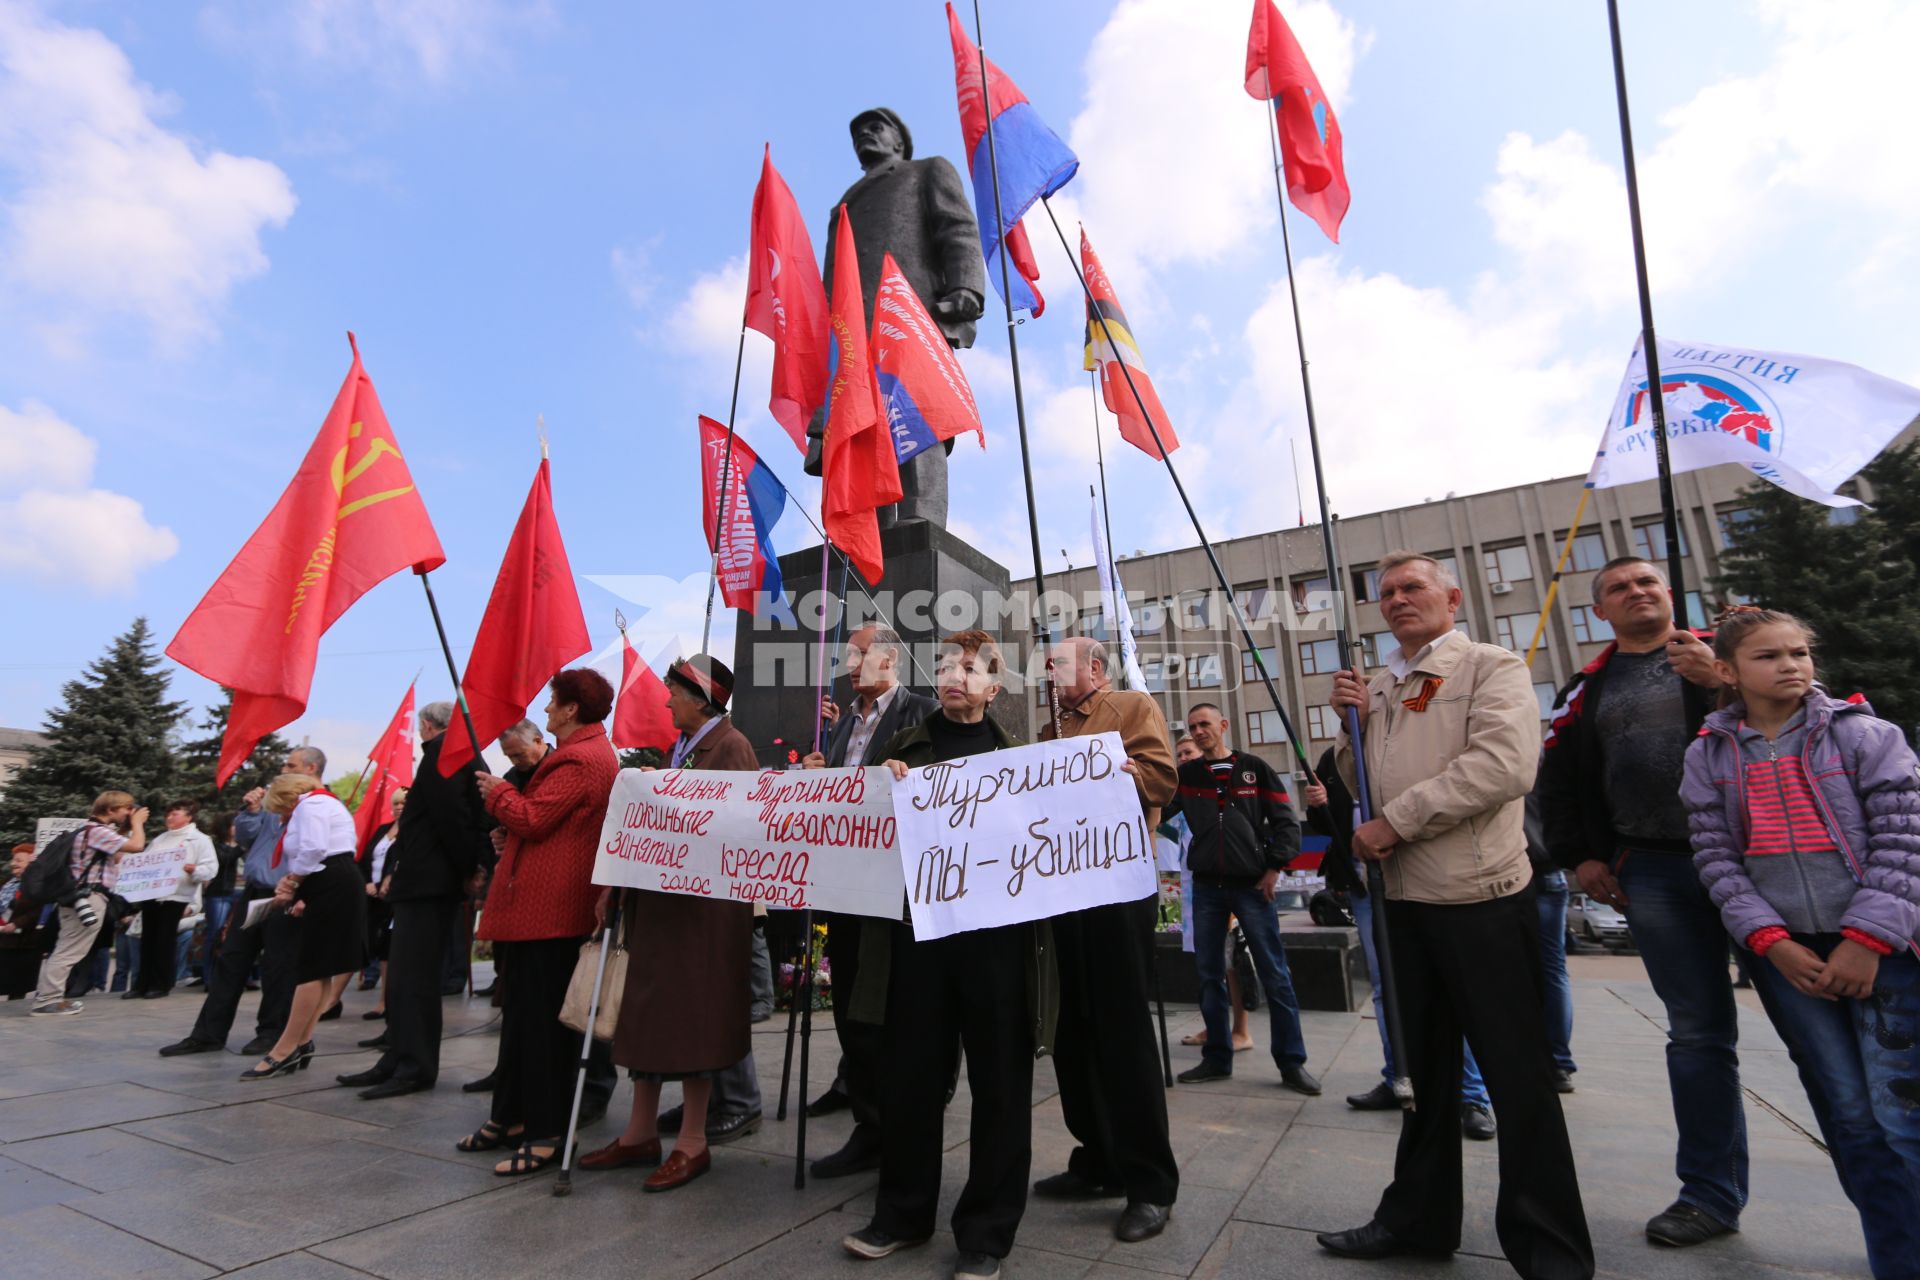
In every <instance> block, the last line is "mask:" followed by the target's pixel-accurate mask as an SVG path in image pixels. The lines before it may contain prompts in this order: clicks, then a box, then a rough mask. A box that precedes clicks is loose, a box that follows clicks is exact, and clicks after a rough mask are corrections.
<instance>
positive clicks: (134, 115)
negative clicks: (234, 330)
mask: <svg viewBox="0 0 1920 1280" xmlns="http://www.w3.org/2000/svg"><path fill="white" fill-rule="evenodd" d="M169 107H170V104H169V103H168V102H167V101H166V100H165V99H164V98H163V97H161V96H160V95H159V94H157V93H155V92H154V91H153V90H152V89H150V88H148V87H147V86H145V85H143V84H141V83H140V82H139V81H137V80H135V79H134V73H133V67H132V64H131V63H130V62H129V61H128V60H127V57H126V55H125V54H124V53H123V52H122V51H121V50H120V48H119V46H117V45H115V44H114V43H113V42H112V41H110V40H108V39H107V38H106V37H105V36H103V35H102V34H100V33H99V32H98V31H89V30H84V29H81V28H77V27H68V26H63V25H61V24H59V23H56V22H54V21H52V20H50V19H47V18H44V17H42V16H40V15H39V14H38V13H37V12H35V11H34V9H33V8H32V7H30V6H29V5H27V4H25V3H20V2H17V0H0V173H11V174H12V176H13V178H14V181H13V182H12V183H11V184H9V186H8V187H7V188H4V189H0V192H3V194H0V200H3V201H4V206H3V207H4V211H5V219H6V228H5V233H4V237H5V238H4V245H3V248H4V259H5V267H4V272H5V275H6V277H7V278H8V279H9V281H10V282H11V284H12V285H13V286H14V287H15V288H16V289H19V290H24V291H26V292H28V293H31V294H34V295H38V296H39V297H40V298H42V299H44V300H47V301H48V302H50V303H52V304H53V306H54V308H55V310H56V312H57V314H53V315H45V314H40V315H37V316H36V320H37V321H39V322H41V323H43V324H45V325H48V326H50V328H51V332H52V334H53V335H54V336H55V337H58V338H59V339H60V340H61V341H62V342H63V343H64V344H66V345H67V346H68V347H69V348H70V347H71V345H72V342H73V334H72V326H74V325H76V324H79V323H80V322H81V321H82V320H86V319H92V318H95V317H99V316H105V315H113V314H130V315H133V316H136V317H139V318H140V319H143V320H145V321H147V322H148V323H149V324H151V325H152V326H153V328H154V330H155V331H156V334H157V336H158V337H159V339H160V340H161V342H162V344H163V345H177V344H178V343H180V342H183V341H185V340H187V339H190V338H193V337H198V336H201V335H204V334H205V333H206V332H207V331H208V330H209V329H210V328H211V325H212V316H213V313H214V311H215V310H216V309H217V308H218V307H219V305H220V304H221V303H222V302H223V301H224V300H225V298H226V296H227V294H228V293H229V292H230V291H231V290H232V289H233V287H234V286H235V285H237V284H239V283H241V282H242V281H245V280H248V279H250V278H252V277H254V276H257V275H260V274H261V273H262V272H264V271H265V270H266V269H267V256H266V254H265V252H264V251H263V250H262V248H261V245H260V235H261V232H262V231H263V230H264V229H265V228H267V227H277V226H282V225H284V224H285V223H286V221H287V219H288V218H289V217H291V216H292V214H293V209H294V203H295V201H294V195H293V187H292V184H291V183H290V182H289V181H288V179H287V176H286V174H285V173H283V172H281V170H280V169H279V168H278V167H277V166H275V165H273V164H270V163H268V162H267V161H264V160H259V159H254V158H251V157H245V156H234V155H229V154H227V153H225V152H220V151H214V152H210V153H205V154H201V153H199V152H197V151H196V149H195V147H193V146H192V145H191V144H190V143H189V141H188V140H187V139H186V138H184V137H182V136H181V135H179V134H176V133H172V132H169V131H168V130H166V129H165V128H163V127H162V126H161V125H160V123H159V122H158V120H157V118H156V117H158V116H161V115H164V114H166V112H167V111H168V110H169Z"/></svg>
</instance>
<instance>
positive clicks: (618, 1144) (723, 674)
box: [580, 654, 760, 1191]
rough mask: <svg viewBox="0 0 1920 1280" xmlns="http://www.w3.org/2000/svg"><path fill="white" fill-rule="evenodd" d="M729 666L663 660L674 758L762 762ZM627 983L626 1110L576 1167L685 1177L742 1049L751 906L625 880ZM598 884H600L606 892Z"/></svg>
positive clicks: (743, 764)
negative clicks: (717, 1089) (740, 716)
mask: <svg viewBox="0 0 1920 1280" xmlns="http://www.w3.org/2000/svg"><path fill="white" fill-rule="evenodd" d="M732 696H733V672H731V671H729V670H727V668H726V666H725V665H724V664H722V663H720V662H717V661H715V660H714V659H712V658H709V657H707V656H706V655H704V654H702V655H699V656H697V657H694V658H688V659H684V660H682V661H680V662H676V663H674V665H673V666H672V668H671V669H669V670H668V672H667V710H668V712H669V713H670V714H671V715H672V716H673V725H674V727H675V728H676V729H678V730H679V731H680V740H679V741H678V742H676V743H674V746H673V754H672V756H671V758H670V761H669V763H670V765H671V767H673V768H675V769H726V770H740V771H756V770H758V769H759V768H760V762H759V761H758V759H756V758H755V756H754V754H753V747H752V745H751V744H749V743H748V742H747V739H746V737H745V735H743V734H742V733H741V732H740V731H739V730H738V729H736V728H734V727H733V722H732V721H731V720H729V719H728V718H727V700H728V699H729V698H731V697H732ZM623 892H624V893H625V895H626V897H625V910H626V913H627V919H626V924H627V939H628V943H627V945H628V953H627V985H626V990H625V993H624V994H623V996H622V997H621V1003H620V1021H619V1023H618V1025H617V1026H616V1027H615V1029H614V1033H613V1060H614V1062H615V1063H617V1064H619V1065H620V1066H623V1067H626V1068H628V1069H629V1070H631V1071H632V1072H633V1112H632V1115H631V1116H630V1117H629V1118H628V1120H627V1127H626V1130H625V1131H624V1132H622V1133H621V1135H620V1136H619V1137H618V1138H617V1139H615V1140H614V1141H613V1142H611V1143H609V1144H608V1145H607V1146H605V1147H602V1148H601V1149H600V1150H598V1151H595V1152H592V1153H590V1154H588V1155H586V1156H583V1157H582V1158H581V1160H580V1167H581V1168H583V1169H618V1168H620V1167H621V1166H623V1165H646V1164H659V1165H660V1167H659V1168H658V1169H657V1170H655V1171H654V1172H653V1174H652V1175H651V1176H649V1177H648V1178H647V1181H646V1190H648V1191H671V1190H673V1189H674V1188H675V1187H680V1186H685V1185H686V1184H687V1183H689V1182H691V1181H693V1180H694V1179H695V1178H697V1177H699V1176H700V1175H701V1174H703V1173H705V1172H706V1171H707V1169H708V1168H709V1167H710V1165H711V1164H712V1154H711V1152H710V1151H709V1150H708V1147H707V1103H708V1102H709V1101H710V1100H711V1098H712V1096H713V1077H714V1075H715V1073H717V1072H720V1071H724V1070H725V1069H726V1068H728V1067H731V1066H733V1065H734V1064H735V1063H737V1062H739V1061H740V1060H741V1059H742V1058H744V1057H746V1056H747V1053H748V1050H749V1049H750V1048H751V1045H752V1040H751V1037H750V1035H749V1027H748V1022H747V1017H748V1004H749V1001H750V998H751V986H750V978H749V975H748V966H749V960H750V957H751V955H752V947H753V942H752V933H753V909H752V908H751V907H749V906H748V905H747V904H746V903H744V902H725V901H719V900H714V899H708V898H699V897H691V896H689V895H686V894H678V893H656V892H653V891H651V890H647V889H629V890H624V891H623ZM606 901H607V896H606V895H602V897H601V902H602V904H603V909H604V904H605V903H606ZM670 1080H678V1081H679V1082H680V1092H681V1096H682V1099H683V1105H682V1107H681V1119H680V1136H679V1137H678V1138H677V1139H675V1141H674V1144H673V1154H672V1155H670V1156H668V1157H667V1159H666V1160H665V1162H664V1163H662V1162H661V1159H660V1129H659V1111H660V1086H661V1085H662V1084H663V1083H665V1082H667V1081H670Z"/></svg>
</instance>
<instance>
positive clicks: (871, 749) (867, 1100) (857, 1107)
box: [802, 624, 940, 1178]
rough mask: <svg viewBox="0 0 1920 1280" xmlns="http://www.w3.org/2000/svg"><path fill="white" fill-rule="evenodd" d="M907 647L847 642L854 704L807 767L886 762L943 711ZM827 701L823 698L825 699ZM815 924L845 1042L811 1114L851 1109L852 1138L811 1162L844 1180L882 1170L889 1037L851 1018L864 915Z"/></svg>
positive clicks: (892, 634) (816, 1172)
mask: <svg viewBox="0 0 1920 1280" xmlns="http://www.w3.org/2000/svg"><path fill="white" fill-rule="evenodd" d="M906 652H907V650H906V645H905V644H904V643H903V642H902V641H901V639H900V635H899V633H898V632H896V631H894V630H893V629H892V628H890V627H882V626H879V625H877V624H876V625H873V626H866V627H862V628H860V630H858V631H856V632H854V633H853V634H852V635H851V636H848V637H847V653H846V670H847V679H848V680H849V682H851V683H852V685H853V694H854V697H853V702H852V703H851V704H850V705H849V706H848V707H847V708H846V709H845V710H844V711H840V710H839V708H836V707H834V706H833V704H832V703H830V702H828V703H827V704H826V705H825V706H824V707H822V708H821V709H822V711H826V712H830V713H832V712H837V713H838V718H837V719H836V720H835V721H834V723H833V732H832V734H831V735H830V736H829V737H828V738H827V742H826V748H827V749H826V750H825V751H824V752H821V751H816V752H813V753H811V754H810V755H808V756H807V757H806V759H805V760H804V761H802V763H803V764H805V765H806V767H807V768H809V769H841V768H847V767H850V766H852V767H857V766H862V765H877V764H880V763H881V762H882V761H883V760H884V759H885V758H886V757H885V754H884V753H885V748H886V745H887V744H888V743H889V742H891V741H893V737H894V735H895V734H897V733H899V732H901V731H902V730H904V729H909V728H912V727H913V726H914V725H917V724H919V723H921V722H922V721H924V720H925V719H926V718H927V717H928V716H930V715H932V714H933V713H934V712H936V711H938V710H939V709H940V704H939V703H937V702H935V701H934V700H933V699H932V698H929V697H927V696H925V695H924V694H918V693H915V692H914V691H913V690H911V689H909V688H907V687H906V686H905V685H903V684H901V683H900V665H901V663H902V662H904V661H905V659H906ZM822 701H823V702H824V701H825V699H822ZM816 918H820V919H824V920H825V921H826V925H827V945H826V957H827V968H828V969H829V970H830V971H831V972H832V974H833V989H834V992H835V996H836V1006H837V1007H836V1008H835V1010H834V1019H833V1032H834V1035H835V1036H836V1037H838V1038H839V1041H840V1070H839V1073H838V1074H837V1075H835V1076H834V1078H833V1087H832V1088H830V1089H828V1090H827V1091H826V1092H825V1093H823V1094H821V1095H820V1097H818V1098H816V1099H814V1101H813V1104H812V1105H811V1106H809V1107H808V1108H807V1114H808V1115H810V1116H819V1115H827V1114H829V1113H831V1112H834V1111H838V1110H840V1109H841V1108H843V1107H851V1108H852V1110H853V1133H852V1134H851V1135H850V1136H849V1137H848V1138H847V1142H846V1145H845V1146H843V1147H841V1148H840V1149H839V1150H838V1151H835V1152H833V1153H832V1154H831V1155H826V1156H822V1157H821V1158H820V1159H818V1160H815V1161H814V1162H813V1176H814V1177H816V1178H840V1177H845V1176H847V1175H848V1174H854V1173H862V1172H864V1171H866V1170H868V1169H877V1168H879V1167H880V1071H881V1044H882V1042H883V1041H884V1040H885V1031H884V1030H883V1029H882V1028H880V1027H878V1026H875V1025H873V1024H872V1023H866V1022H855V1021H854V1020H853V1019H852V1018H851V1017H847V1016H845V1003H848V1002H851V1000H852V997H853V984H854V979H855V978H856V976H857V975H858V974H859V972H860V931H861V920H862V917H860V916H844V915H835V914H832V913H825V914H824V915H823V916H819V917H816Z"/></svg>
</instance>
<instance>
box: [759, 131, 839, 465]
mask: <svg viewBox="0 0 1920 1280" xmlns="http://www.w3.org/2000/svg"><path fill="white" fill-rule="evenodd" d="M746 324H747V327H748V328H749V329H758V330H759V331H760V332H761V333H764V334H766V335H767V336H768V337H769V338H772V339H773V399H772V400H771V402H770V403H769V404H768V408H769V409H770V410H771V411H772V413H773V416H774V417H775V418H776V419H777V420H778V421H779V423H780V425H781V426H782V427H784V428H786V432H787V434H788V435H789V436H791V437H792V438H793V443H794V444H795V445H796V446H797V447H798V448H799V450H800V452H802V453H805V452H806V451H807V423H808V422H809V421H810V420H811V419H812V417H813V415H814V412H815V411H816V410H818V409H819V408H820V406H821V405H822V404H825V403H826V399H827V344H828V341H829V336H828V332H827V290H826V286H825V285H824V284H823V283H822V282H821V279H820V268H819V267H818V266H817V265H816V264H815V263H814V259H813V237H811V236H809V235H808V234H807V222H806V219H805V218H803V217H801V216H800V206H799V205H798V204H796V203H795V202H794V199H793V192H792V191H790V190H788V189H787V184H786V181H785V180H784V179H782V178H781V177H780V171H779V170H777V169H775V168H774V167H773V147H772V146H771V145H769V146H768V147H767V150H766V155H765V156H764V157H763V159H762V161H761V164H760V185H758V186H757V187H755V188H754V189H753V232H752V236H751V238H750V239H749V241H748V248H747V316H746Z"/></svg>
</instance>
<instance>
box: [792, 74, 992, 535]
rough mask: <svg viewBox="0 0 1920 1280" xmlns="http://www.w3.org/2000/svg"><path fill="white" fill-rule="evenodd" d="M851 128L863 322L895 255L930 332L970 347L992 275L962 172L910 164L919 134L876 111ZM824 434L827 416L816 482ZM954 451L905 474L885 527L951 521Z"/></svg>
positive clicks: (851, 215)
mask: <svg viewBox="0 0 1920 1280" xmlns="http://www.w3.org/2000/svg"><path fill="white" fill-rule="evenodd" d="M848 128H849V129H850V130H851V132H852V134H853V150H854V153H855V154H856V155H857V156H859V158H860V167H861V168H862V169H863V170H865V174H864V175H863V176H862V177H861V178H860V180H859V181H857V182H855V183H854V184H853V185H852V186H851V187H848V188H847V190H846V194H844V195H842V196H841V197H840V203H841V204H844V205H846V207H847V220H848V222H849V223H851V224H852V227H853V242H854V247H855V248H856V249H857V250H858V251H859V254H860V289H861V292H862V293H863V294H864V295H865V299H866V308H867V309H866V322H867V325H868V326H869V327H871V326H872V324H873V302H874V295H875V294H876V293H878V292H879V289H880V263H881V258H882V257H883V255H885V254H889V253H891V254H892V255H893V260H894V261H895V262H897V263H899V264H900V271H901V274H903V275H905V276H906V278H907V282H908V283H909V284H911V285H912V286H913V288H914V292H915V293H917V294H919V295H920V301H921V302H922V303H923V304H925V306H926V308H927V312H928V314H930V315H931V316H932V317H933V319H934V323H936V324H938V325H939V326H940V329H941V331H942V332H944V333H945V334H946V335H947V341H948V342H950V343H952V344H953V345H954V346H955V347H970V346H972V345H973V332H974V321H976V320H978V319H979V318H980V312H981V309H982V307H983V306H984V304H985V301H986V289H987V269H986V263H985V262H984V261H983V260H982V258H981V256H980V225H979V223H977V222H976V221H974V217H973V204H972V202H971V201H970V200H969V199H968V196H967V188H966V185H965V183H964V182H962V181H961V178H960V174H959V171H958V170H956V169H955V168H954V167H953V165H952V164H951V163H949V162H948V161H947V160H946V159H944V158H942V157H940V156H933V157H931V158H929V159H926V160H915V159H914V158H913V135H912V134H911V133H909V132H908V131H907V126H906V125H905V124H904V123H902V121H901V119H900V117H899V116H897V115H895V114H894V113H893V112H892V111H890V110H888V109H887V108H885V107H874V108H872V109H871V110H867V111H862V112H861V113H860V114H859V115H857V116H855V117H854V118H853V120H852V122H851V123H850V124H849V126H848ZM838 208H839V206H838V205H836V206H835V213H834V214H833V215H829V217H828V220H827V262H826V279H827V282H828V284H827V287H828V288H829V290H831V288H832V287H833V285H832V282H833V248H834V244H833V242H834V236H833V228H834V223H835V221H836V220H837V215H838ZM825 428H826V414H825V411H824V410H823V411H822V412H821V413H818V414H815V415H814V419H813V422H812V423H811V424H810V425H809V426H808V428H807V435H808V437H809V439H808V444H807V473H808V474H809V475H816V476H817V475H819V474H820V440H821V435H822V433H823V431H824V430H825ZM952 449H953V442H952V441H948V442H947V443H946V446H945V448H942V449H928V450H925V451H924V452H922V453H920V454H918V455H917V456H915V457H914V458H913V459H911V460H910V461H908V462H907V463H906V465H904V466H902V467H901V468H900V487H901V489H902V490H904V491H905V495H906V496H905V497H904V498H903V499H902V500H901V502H900V504H899V505H898V506H897V507H895V508H894V509H893V518H892V519H889V518H888V516H887V513H886V512H882V513H881V523H882V524H892V523H895V522H896V521H906V520H931V521H933V522H934V523H936V524H939V525H942V526H944V525H945V524H946V522H947V454H948V453H949V452H951V451H952Z"/></svg>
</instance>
